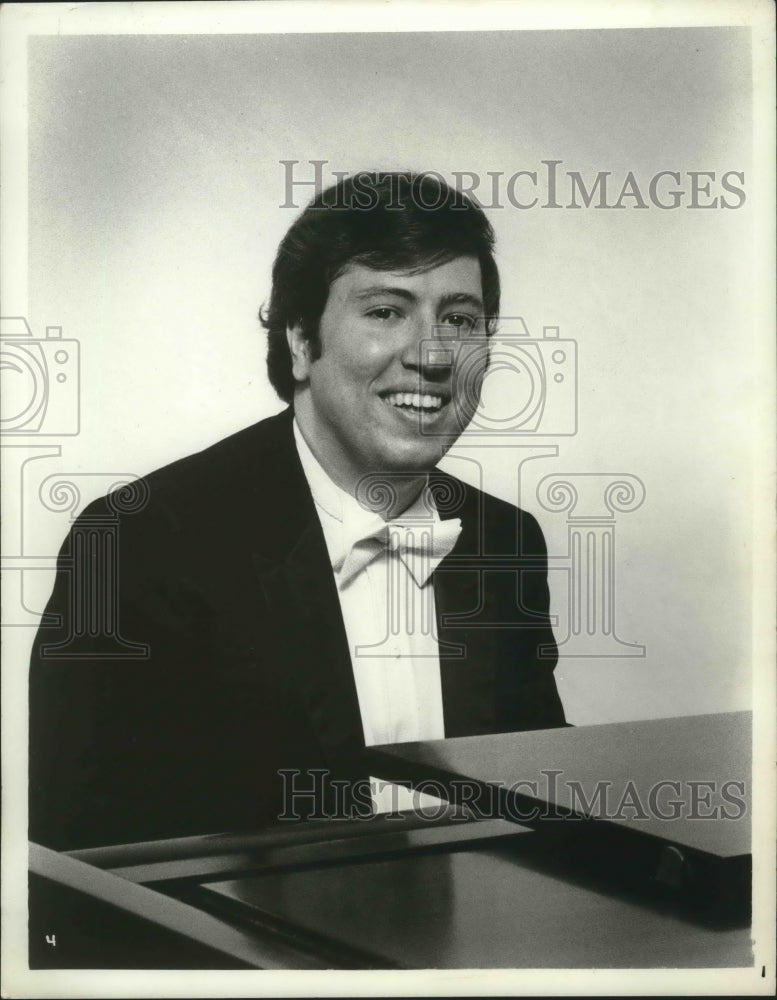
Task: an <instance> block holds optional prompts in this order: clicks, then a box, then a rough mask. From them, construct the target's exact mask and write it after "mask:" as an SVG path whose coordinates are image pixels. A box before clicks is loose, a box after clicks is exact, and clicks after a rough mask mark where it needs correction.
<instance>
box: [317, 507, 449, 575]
mask: <svg viewBox="0 0 777 1000" xmlns="http://www.w3.org/2000/svg"><path fill="white" fill-rule="evenodd" d="M460 534H461V519H460V518H458V517H454V518H450V519H448V520H445V521H442V520H440V519H439V518H432V517H426V518H424V519H421V518H419V519H415V518H407V519H404V520H403V519H402V518H400V519H398V520H396V521H384V520H383V518H382V517H380V516H379V515H378V514H373V515H369V514H365V517H364V518H362V517H358V518H355V519H351V520H350V521H349V520H348V519H346V520H345V521H344V523H343V534H342V546H341V549H340V552H338V553H337V555H336V556H335V558H334V559H333V562H332V567H333V569H334V570H335V572H336V573H337V577H338V583H339V585H340V586H341V587H344V586H345V585H346V584H347V583H349V582H350V581H351V580H352V579H353V578H354V577H355V576H357V575H358V574H359V573H360V572H361V571H362V570H363V569H364V568H365V567H366V566H368V565H369V564H370V563H371V562H372V560H373V559H376V558H377V557H378V556H379V555H380V554H381V553H382V552H384V551H386V549H391V550H392V551H396V552H397V555H398V556H399V558H400V559H401V560H402V562H403V563H404V564H405V566H406V567H407V569H408V571H409V572H410V574H411V576H412V577H413V579H414V580H415V582H416V583H417V584H418V586H419V587H423V586H424V584H425V583H426V581H427V580H428V579H429V577H430V576H431V575H432V573H433V572H434V571H435V570H436V569H437V567H438V566H439V565H440V563H441V562H442V561H443V559H444V558H445V557H446V556H447V555H448V554H449V553H450V552H451V550H452V549H453V546H454V545H455V544H456V541H457V540H458V537H459V535H460Z"/></svg>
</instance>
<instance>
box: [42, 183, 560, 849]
mask: <svg viewBox="0 0 777 1000" xmlns="http://www.w3.org/2000/svg"><path fill="white" fill-rule="evenodd" d="M498 307H499V277H498V272H497V268H496V265H495V262H494V258H493V232H492V230H491V227H490V225H489V223H488V221H487V220H486V218H485V216H484V215H483V213H482V211H481V210H480V209H479V208H477V207H476V206H475V205H474V204H473V203H472V202H470V201H469V200H468V199H467V198H465V197H463V196H462V195H461V194H457V193H456V192H454V191H452V190H450V189H448V188H447V187H446V186H445V185H444V184H442V183H441V182H440V181H438V180H435V179H434V178H433V177H430V176H426V175H417V176H416V175H411V174H385V175H379V174H360V175H356V176H355V177H353V178H349V179H346V180H344V181H342V182H340V183H339V184H337V185H335V186H334V187H333V188H330V189H329V190H328V191H325V192H323V193H322V194H320V195H319V196H317V197H316V198H315V199H314V200H313V202H312V203H311V204H310V205H309V206H308V208H307V209H306V210H305V212H304V213H303V214H302V216H301V217H300V218H299V219H298V220H297V221H296V222H295V223H294V224H293V225H292V227H291V229H290V230H289V232H288V233H287V235H286V237H285V238H284V240H283V241H282V243H281V246H280V248H279V251H278V255H277V258H276V261H275V265H274V268H273V288H272V295H271V301H270V305H269V309H268V313H267V316H266V318H265V319H264V324H265V326H266V328H267V331H268V343H269V347H268V371H269V376H270V380H271V382H272V384H273V386H274V387H275V389H276V391H277V392H278V394H279V395H280V397H281V398H282V399H284V400H285V401H286V402H288V403H290V404H291V405H290V407H289V409H287V410H286V411H284V412H282V413H281V414H279V415H278V416H275V417H272V418H270V419H269V420H264V421H261V422H260V423H258V424H256V425H255V426H253V427H249V428H247V429H246V430H243V431H240V432H239V433H237V434H235V435H233V436H232V437H230V438H228V439H226V440H225V441H222V442H220V443H218V444H216V445H214V446H212V447H210V448H208V449H206V450H205V451H203V452H201V453H199V454H197V455H193V456H190V457H188V458H185V459H183V460H181V461H178V462H175V463H173V464H172V465H170V466H168V467H166V468H164V469H161V470H159V471H157V472H155V473H152V474H151V475H150V476H148V477H146V479H145V480H144V481H143V483H142V484H141V485H142V489H143V491H144V492H145V494H146V495H147V498H148V500H147V503H146V504H145V506H144V507H143V509H142V510H140V511H137V512H135V513H130V514H122V513H120V511H121V505H120V504H117V502H116V499H115V498H111V497H108V498H106V499H105V500H103V501H98V502H97V503H96V504H93V505H91V506H90V507H89V508H87V510H86V511H85V512H84V515H82V518H81V519H80V522H79V524H80V525H81V528H79V524H77V525H76V526H75V527H74V529H73V531H72V532H71V535H70V537H69V539H68V540H66V542H65V545H64V546H63V550H62V552H61V554H60V564H59V570H58V575H57V580H56V583H55V587H54V592H53V594H52V597H51V600H50V602H49V605H48V607H47V609H46V611H47V615H46V619H44V620H51V621H54V622H57V623H58V624H55V625H51V626H42V627H41V629H40V630H39V633H38V636H37V638H36V642H35V646H34V650H33V657H32V665H31V677H30V836H31V838H32V839H33V840H39V841H41V842H43V843H45V844H47V845H50V846H53V847H59V848H74V847H85V846H90V845H96V844H107V843H115V842H122V841H125V842H126V841H132V840H143V839H156V838H162V837H169V836H182V835H187V834H194V833H203V832H217V831H222V830H236V829H249V828H256V827H258V826H261V825H263V824H268V823H273V822H276V821H277V820H278V817H279V816H280V815H282V814H283V812H284V809H286V810H288V805H289V801H288V792H289V787H288V783H289V781H290V780H291V781H292V783H294V782H296V783H297V784H296V786H295V787H296V789H297V790H300V789H304V788H309V787H311V785H310V781H309V780H308V779H310V780H313V779H312V776H313V775H315V774H316V773H317V774H319V775H321V774H326V776H327V778H328V781H327V782H326V783H324V784H322V785H321V786H320V787H321V794H320V800H319V801H311V800H306V801H308V808H307V810H306V814H307V815H331V814H332V812H331V810H332V809H333V808H335V807H336V808H337V810H338V812H339V813H342V812H343V810H344V809H345V810H346V811H347V808H348V803H349V801H350V803H351V805H361V806H362V807H363V806H364V796H362V797H361V800H360V801H357V800H358V798H359V797H358V795H357V796H356V797H355V798H354V797H353V796H352V798H351V799H350V800H349V799H348V796H347V795H346V797H345V800H344V799H343V798H342V796H341V795H340V791H341V790H342V789H343V788H346V789H355V788H358V787H360V785H359V782H360V781H361V780H363V779H365V778H366V777H367V774H366V768H365V766H364V764H363V763H362V761H361V759H360V758H361V754H362V752H363V750H364V747H365V745H370V744H375V743H381V742H397V741H405V740H414V739H434V738H442V737H454V736H466V735H474V734H481V733H494V732H504V731H511V730H518V729H532V728H545V727H551V726H558V725H563V724H564V715H563V710H562V707H561V703H560V701H559V698H558V694H557V692H556V688H555V683H554V681H553V676H552V671H553V666H554V664H555V645H554V641H553V635H552V632H551V630H550V625H549V620H548V589H547V559H546V553H545V545H544V540H543V537H542V533H541V530H540V528H539V526H538V525H537V523H536V521H535V520H534V519H533V518H532V517H531V516H530V515H529V514H527V513H525V512H522V511H518V510H516V509H515V508H513V507H510V506H509V505H508V504H505V503H504V502H501V501H498V500H496V499H495V498H492V497H489V496H487V495H485V494H483V493H480V492H479V491H477V490H474V489H472V488H470V487H467V486H465V485H464V484H463V483H460V482H458V481H457V480H455V479H453V478H452V477H450V476H447V475H444V474H443V473H441V472H439V471H435V466H436V464H437V462H438V461H439V460H440V458H441V457H442V456H443V455H444V454H445V452H446V451H447V449H448V448H450V446H451V445H452V444H453V443H454V441H455V440H456V439H457V437H458V436H459V434H460V433H461V431H462V430H463V428H464V426H465V425H466V423H467V421H468V420H469V419H470V418H471V416H472V414H473V412H474V408H475V406H476V405H477V400H478V392H479V385H480V381H481V379H482V376H483V372H484V370H485V365H486V361H487V338H488V336H489V335H490V333H491V332H492V331H493V324H494V317H496V315H497V314H498ZM117 511H119V513H118V514H117V513H116V512H117ZM112 516H113V517H116V518H117V520H118V531H117V536H116V537H117V538H118V564H117V565H118V569H117V579H118V586H117V590H116V601H115V608H114V607H113V605H112V604H111V616H112V617H111V620H112V621H113V622H114V623H115V629H114V631H115V633H116V635H118V634H119V633H120V636H121V641H122V643H123V645H124V646H125V647H126V649H127V650H129V652H126V654H125V653H124V652H122V649H121V648H118V647H117V649H118V651H117V652H116V653H115V654H114V655H104V654H103V653H101V652H100V648H99V644H97V645H95V637H94V635H90V634H89V632H90V630H89V628H84V627H81V628H80V629H79V628H77V627H75V626H74V622H75V621H76V619H78V620H79V621H80V620H81V619H80V618H79V615H82V610H80V609H83V606H84V605H85V604H86V605H89V601H88V600H85V599H84V598H83V593H84V592H85V591H86V592H88V593H91V594H95V593H96V594H97V596H96V597H94V598H93V599H92V603H93V604H94V603H95V601H99V600H100V599H101V598H100V597H99V593H100V588H101V587H103V589H104V588H105V586H107V582H109V575H108V576H104V577H100V578H98V576H97V569H96V567H97V564H98V563H97V560H96V557H95V556H94V555H93V556H92V557H90V556H89V554H88V543H86V542H83V541H82V539H83V537H84V531H83V525H87V526H88V525H89V524H90V523H94V522H96V521H99V520H100V519H101V518H102V519H105V518H110V517H112ZM84 546H87V547H86V548H84ZM509 556H513V557H514V558H513V559H512V561H510V560H509V559H508V561H507V562H506V563H505V562H504V557H509ZM495 557H496V558H497V559H498V558H499V557H502V559H503V561H502V562H501V563H497V562H496V561H495ZM489 558H490V559H491V563H490V569H489V571H488V572H486V571H485V568H486V567H487V566H488V565H489V562H488V560H489ZM90 560H91V561H90ZM497 565H498V567H499V568H498V571H497V569H496V568H495V567H496V566H497ZM74 567H81V569H80V570H78V569H76V570H74ZM84 567H86V569H85V570H84ZM90 567H91V569H90ZM74 581H76V582H74ZM79 594H80V595H81V597H79V596H78V595H79ZM106 602H107V603H110V600H109V599H108V598H105V599H104V600H103V603H106ZM92 631H94V630H92ZM132 644H135V645H134V646H132ZM138 649H141V650H147V652H144V653H143V655H142V656H141V657H138V656H137V655H133V653H132V650H135V652H137V650H138ZM333 795H335V798H332V796H333ZM367 800H368V801H367V805H369V796H367ZM344 803H345V804H344ZM374 805H375V808H385V807H386V803H385V802H381V801H379V795H378V792H377V790H376V791H375V803H374Z"/></svg>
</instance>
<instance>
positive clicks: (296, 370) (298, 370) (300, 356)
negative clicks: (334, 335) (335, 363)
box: [286, 323, 311, 382]
mask: <svg viewBox="0 0 777 1000" xmlns="http://www.w3.org/2000/svg"><path fill="white" fill-rule="evenodd" d="M286 341H287V343H288V345H289V353H290V354H291V371H292V374H293V375H294V379H295V381H297V382H306V381H307V380H308V377H309V375H310V365H311V359H310V341H309V340H308V339H307V338H306V337H305V334H304V333H303V331H302V324H300V323H294V324H293V325H291V324H290V325H287V327H286Z"/></svg>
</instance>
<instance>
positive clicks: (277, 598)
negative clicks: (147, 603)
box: [252, 411, 364, 766]
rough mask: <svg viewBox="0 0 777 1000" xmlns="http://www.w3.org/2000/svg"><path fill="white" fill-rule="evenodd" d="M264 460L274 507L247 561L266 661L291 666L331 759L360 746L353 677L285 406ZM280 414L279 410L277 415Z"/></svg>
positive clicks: (326, 555) (280, 667) (324, 552)
mask: <svg viewBox="0 0 777 1000" xmlns="http://www.w3.org/2000/svg"><path fill="white" fill-rule="evenodd" d="M281 417H282V418H285V419H284V420H283V422H282V423H280V425H279V434H278V442H277V447H276V448H275V449H274V450H273V452H272V454H271V455H268V456H267V458H266V461H269V462H271V464H270V465H269V466H266V467H265V469H264V470H263V472H264V476H265V479H266V478H267V477H268V476H269V477H271V478H272V481H273V487H272V488H273V493H274V495H275V496H276V497H277V510H276V512H275V516H274V517H273V519H272V522H273V523H271V524H270V525H267V524H265V525H264V528H263V530H262V531H261V532H260V533H258V534H257V535H255V538H254V543H253V552H252V557H253V563H254V569H255V572H256V574H257V578H258V582H259V585H260V587H261V591H262V595H263V598H264V602H265V604H266V607H267V611H268V618H269V621H270V629H271V633H272V635H271V641H270V646H271V649H270V656H269V657H268V662H269V661H272V662H271V669H276V670H278V671H285V672H288V671H291V672H292V674H293V680H294V686H295V687H296V689H297V691H298V693H299V695H300V698H301V700H302V702H303V704H304V707H305V710H306V713H307V716H308V718H309V721H310V724H311V727H312V730H313V732H314V733H315V735H316V737H317V739H318V741H319V743H320V745H321V748H322V750H323V752H324V756H325V757H326V758H327V760H328V762H330V763H331V764H332V765H333V766H334V765H336V763H337V762H338V761H342V760H343V759H344V758H349V757H351V756H352V755H354V754H357V753H359V752H360V751H361V750H363V748H364V736H363V730H362V723H361V715H360V712H359V702H358V697H357V694H356V685H355V683H354V679H353V669H352V666H351V660H350V655H349V650H348V641H347V637H346V633H345V626H344V624H343V617H342V612H341V610H340V602H339V598H338V594H337V587H336V584H335V580H334V575H333V573H332V568H331V564H330V561H329V553H328V551H327V547H326V541H325V539H324V533H323V530H322V528H321V524H320V522H319V519H318V515H317V514H316V510H315V506H314V504H313V498H312V497H311V495H310V490H309V488H308V485H307V481H306V480H305V476H304V473H303V471H302V466H301V465H300V462H299V458H298V457H297V451H296V447H295V445H294V438H293V432H292V425H291V413H290V411H287V413H285V414H282V415H281ZM278 419H279V420H280V419H281V418H278Z"/></svg>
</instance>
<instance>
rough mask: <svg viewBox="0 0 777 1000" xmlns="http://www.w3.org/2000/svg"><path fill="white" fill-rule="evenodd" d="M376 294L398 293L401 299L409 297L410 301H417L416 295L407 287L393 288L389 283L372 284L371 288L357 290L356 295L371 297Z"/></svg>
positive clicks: (359, 297)
mask: <svg viewBox="0 0 777 1000" xmlns="http://www.w3.org/2000/svg"><path fill="white" fill-rule="evenodd" d="M374 295H397V296H399V298H401V299H407V300H408V301H415V299H416V296H415V294H414V293H413V292H411V291H410V290H409V289H407V288H393V287H391V286H389V285H370V287H369V288H362V289H361V291H359V292H356V293H355V294H354V297H355V298H357V299H371V298H372V297H373V296H374Z"/></svg>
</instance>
